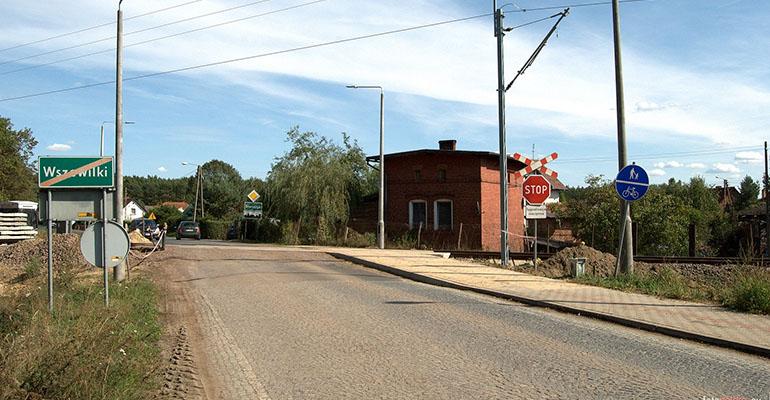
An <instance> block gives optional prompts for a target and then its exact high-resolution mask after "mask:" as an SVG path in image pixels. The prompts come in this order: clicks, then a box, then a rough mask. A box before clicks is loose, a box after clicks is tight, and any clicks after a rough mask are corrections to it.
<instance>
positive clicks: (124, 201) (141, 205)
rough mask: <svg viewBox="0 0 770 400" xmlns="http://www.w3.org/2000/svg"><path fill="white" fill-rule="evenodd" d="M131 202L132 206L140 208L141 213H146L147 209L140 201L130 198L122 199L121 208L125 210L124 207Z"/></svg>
mask: <svg viewBox="0 0 770 400" xmlns="http://www.w3.org/2000/svg"><path fill="white" fill-rule="evenodd" d="M132 201H133V202H134V204H136V205H137V206H139V208H141V209H142V210H143V211H147V207H146V206H145V205H144V204H143V203H142V202H141V201H139V200H136V199H132V198H130V197H126V198H124V199H123V208H126V206H128V204H129V203H131V202H132Z"/></svg>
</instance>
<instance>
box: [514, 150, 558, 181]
mask: <svg viewBox="0 0 770 400" xmlns="http://www.w3.org/2000/svg"><path fill="white" fill-rule="evenodd" d="M557 158H559V155H558V154H556V153H551V155H549V156H548V157H544V158H541V159H539V160H532V159H530V158H527V157H526V156H523V155H521V154H520V153H514V154H513V159H514V160H516V161H519V162H523V163H524V164H526V165H527V166H526V167H524V168H523V169H520V170H518V171H516V172H514V173H513V176H515V177H517V178H521V177H522V176H524V175H527V174H529V173H531V172H532V171H535V170H538V171H540V173H542V174H543V175H548V176H550V177H551V178H558V177H559V174H558V173H557V172H556V171H553V170H550V169H548V168H546V166H545V164H548V163H549V162H551V161H553V160H555V159H557Z"/></svg>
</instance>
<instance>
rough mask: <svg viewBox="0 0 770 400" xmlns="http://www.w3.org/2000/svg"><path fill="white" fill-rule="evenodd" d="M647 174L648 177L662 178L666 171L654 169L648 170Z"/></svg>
mask: <svg viewBox="0 0 770 400" xmlns="http://www.w3.org/2000/svg"><path fill="white" fill-rule="evenodd" d="M649 174H650V176H663V175H666V171H664V170H662V169H660V168H656V169H653V170H650V172H649Z"/></svg>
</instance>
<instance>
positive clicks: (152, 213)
mask: <svg viewBox="0 0 770 400" xmlns="http://www.w3.org/2000/svg"><path fill="white" fill-rule="evenodd" d="M148 218H149V219H151V220H153V221H155V213H154V212H151V213H150V216H149V217H148Z"/></svg>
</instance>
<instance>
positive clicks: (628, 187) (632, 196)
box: [615, 164, 650, 201]
mask: <svg viewBox="0 0 770 400" xmlns="http://www.w3.org/2000/svg"><path fill="white" fill-rule="evenodd" d="M649 187H650V178H649V177H648V176H647V171H645V170H644V168H642V167H640V166H638V165H635V164H632V165H626V166H625V167H624V168H623V169H621V170H620V172H618V176H617V177H616V178H615V191H616V192H618V196H620V198H622V199H623V200H625V201H636V200H639V199H641V198H642V197H644V195H645V194H647V189H648V188H649Z"/></svg>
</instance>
